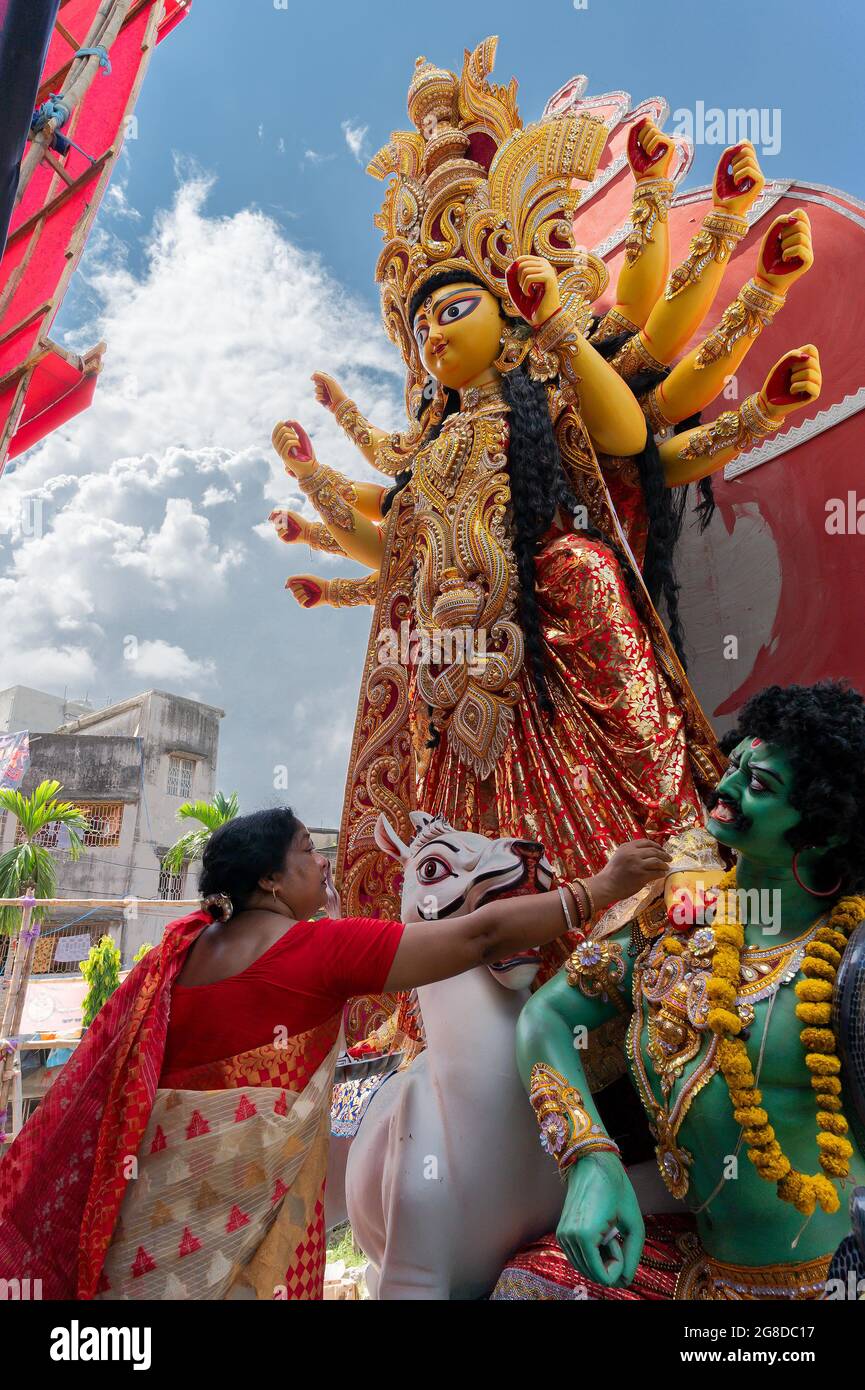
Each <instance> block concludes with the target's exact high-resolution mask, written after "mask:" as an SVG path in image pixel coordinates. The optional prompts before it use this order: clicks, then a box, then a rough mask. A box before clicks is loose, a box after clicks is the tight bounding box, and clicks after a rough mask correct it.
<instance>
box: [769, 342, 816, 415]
mask: <svg viewBox="0 0 865 1390" xmlns="http://www.w3.org/2000/svg"><path fill="white" fill-rule="evenodd" d="M822 385H823V374H822V372H821V370H820V354H819V352H818V351H817V349H816V348H815V346H814V344H813V343H806V344H805V346H804V347H800V348H794V349H793V351H792V352H785V353H784V356H783V357H781V358H779V360H778V361H777V362H776V363H775V365H774V367H772V369H771V371H770V372H769V375H768V376H767V377H766V380H765V381H764V382H763V385H762V386H761V388H760V405H761V407H762V408H763V410H765V412H766V414H767V415H769V416H770V417H771V418H772V419H773V420H785V419H786V418H787V416H788V415H792V413H793V411H794V410H801V409H802V407H803V406H806V405H810V404H811V402H812V401H816V399H817V397H818V396H819V395H820V389H821V387H822Z"/></svg>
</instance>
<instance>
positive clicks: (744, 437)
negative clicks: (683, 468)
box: [679, 393, 784, 459]
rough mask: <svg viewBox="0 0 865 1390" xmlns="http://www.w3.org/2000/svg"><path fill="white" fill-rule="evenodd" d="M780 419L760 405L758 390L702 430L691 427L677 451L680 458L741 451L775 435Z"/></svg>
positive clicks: (781, 421)
mask: <svg viewBox="0 0 865 1390" xmlns="http://www.w3.org/2000/svg"><path fill="white" fill-rule="evenodd" d="M783 423H784V422H783V420H773V419H772V417H771V416H770V415H767V414H766V412H765V411H764V410H763V407H762V406H761V404H760V398H759V393H757V394H755V395H753V396H748V398H747V400H744V401H743V402H742V404H741V405H740V406H739V409H738V410H725V411H724V412H723V414H722V415H719V416H718V418H717V419H716V420H712V421H711V423H710V424H708V425H706V426H705V427H704V428H703V429H698V430H695V431H694V433H693V434H692V436H691V438H690V439H689V440H688V443H687V444H686V445H685V447H684V448H683V449H682V450H681V452H680V454H679V458H680V459H704V458H714V456H715V455H716V454H720V453H721V452H722V450H724V449H735V450H736V452H737V453H741V451H742V450H743V449H747V448H749V447H750V446H751V445H752V444H753V443H755V441H756V440H758V439H763V438H764V437H765V436H766V435H768V434H775V433H776V432H777V431H778V430H779V429H780V428H781V426H782V425H783Z"/></svg>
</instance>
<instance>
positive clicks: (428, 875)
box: [417, 855, 451, 883]
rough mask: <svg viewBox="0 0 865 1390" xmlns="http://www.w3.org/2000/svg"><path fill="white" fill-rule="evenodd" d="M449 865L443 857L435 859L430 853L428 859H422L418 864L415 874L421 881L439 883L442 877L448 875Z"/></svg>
mask: <svg viewBox="0 0 865 1390" xmlns="http://www.w3.org/2000/svg"><path fill="white" fill-rule="evenodd" d="M450 872H451V871H450V866H449V865H448V864H446V863H445V861H444V860H443V859H437V858H436V856H435V855H431V856H430V858H429V859H424V861H423V863H421V864H420V865H419V866H418V871H417V876H418V878H419V879H420V881H421V883H441V881H442V879H443V878H447V877H448V876H449V875H450Z"/></svg>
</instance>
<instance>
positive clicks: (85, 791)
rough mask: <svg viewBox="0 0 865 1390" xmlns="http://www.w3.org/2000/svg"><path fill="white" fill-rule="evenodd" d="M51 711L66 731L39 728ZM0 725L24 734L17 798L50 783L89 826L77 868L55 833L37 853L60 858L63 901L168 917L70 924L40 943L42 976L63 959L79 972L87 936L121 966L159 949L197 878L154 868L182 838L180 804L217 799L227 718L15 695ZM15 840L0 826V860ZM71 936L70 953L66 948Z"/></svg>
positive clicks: (111, 914) (159, 704) (3, 822)
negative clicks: (161, 903)
mask: <svg viewBox="0 0 865 1390" xmlns="http://www.w3.org/2000/svg"><path fill="white" fill-rule="evenodd" d="M52 702H53V704H52ZM58 710H59V713H60V718H61V721H62V722H60V723H59V724H54V725H53V727H46V725H49V726H50V725H51V718H52V714H53V713H56V712H58ZM70 714H72V715H74V716H75V717H73V718H71V719H70V717H69V716H70ZM0 716H2V717H3V718H5V719H7V720H9V721H10V722H9V724H8V726H7V728H6V729H5V730H4V731H5V732H17V731H18V730H20V729H29V731H30V766H29V768H28V771H27V774H26V776H25V778H24V781H23V783H22V785H21V790H22V791H23V792H24V793H25V794H26V793H29V792H32V791H33V789H34V788H35V787H36V786H38V784H39V783H40V782H42V781H44V780H45V779H47V778H55V779H56V780H57V781H59V782H60V783H61V786H62V792H61V796H62V797H63V798H64V799H65V800H69V801H74V802H76V803H77V804H78V805H79V806H81V807H82V809H83V810H84V812H85V814H86V816H87V820H88V830H87V833H86V835H85V837H84V839H85V846H86V849H85V853H84V855H83V856H82V858H81V859H79V860H78V861H77V862H75V863H73V862H72V861H70V860H69V858H68V856H67V855H65V854H64V853H63V846H62V841H61V840H60V838H59V837H58V834H57V831H56V829H54V828H52V829H50V830H49V832H48V834H47V836H46V839H45V844H46V845H47V846H48V847H49V848H56V849H57V851H58V856H59V859H60V863H59V866H58V867H59V874H58V878H59V895H60V896H61V897H70V898H76V897H78V898H82V897H86V898H100V897H104V898H115V897H116V898H125V897H131V898H140V899H145V898H159V899H164V900H165V910H164V911H160V910H158V909H157V910H156V911H154V910H152V909H150V910H144V909H141V910H139V909H137V908H136V907H135V906H133V907H132V908H129V909H127V910H126V912H125V913H122V912H120V911H118V910H117V909H110V908H105V909H96V910H95V911H94V912H92V913H91V914H88V916H87V917H86V918H85V919H84V920H83V921H80V923H76V924H75V925H76V926H77V927H78V931H77V932H76V931H75V928H74V927H73V926H72V925H70V927H69V928H68V929H67V930H65V931H64V932H62V933H61V934H59V935H54V937H53V939H51V938H52V934H51V933H47V932H46V934H45V942H44V943H42V948H41V950H40V965H41V971H40V973H42V972H43V971H46V970H48V971H51V972H52V973H54V972H56V971H57V970H58V969H59V968H61V964H62V962H63V961H65V960H66V959H67V958H69V964H68V965H67V967H66V968H67V969H69V968H77V967H76V965H75V964H74V963H73V961H72V959H71V957H73V956H74V957H75V962H77V960H78V959H80V958H81V955H82V954H86V950H85V951H83V952H82V951H81V950H80V947H81V946H82V945H84V946H86V944H87V943H86V942H84V941H83V940H82V938H83V936H84V934H87V935H89V937H90V939H91V940H97V939H98V937H99V936H101V935H104V934H105V932H106V931H107V932H110V934H111V935H112V936H113V937H114V939H115V940H116V941H117V943H118V945H119V946H120V948H121V951H122V956H123V964H124V966H128V965H129V964H130V963H131V960H132V957H133V956H134V954H135V952H136V951H137V949H138V947H139V946H140V945H141V944H142V943H143V942H144V941H150V942H154V943H155V942H157V941H159V940H160V938H161V936H162V933H163V931H164V928H165V926H166V924H167V923H168V922H170V921H171V919H172V918H173V917H176V916H177V915H178V912H177V909H176V907H173V906H172V904H173V903H176V902H177V900H178V899H181V898H187V897H189V898H193V897H195V896H196V891H197V866H192V867H191V869H185V870H184V872H183V873H182V874H179V875H173V874H168V873H166V872H165V871H164V870H163V869H162V867H161V861H162V858H163V856H164V854H165V851H166V850H167V849H168V847H169V846H170V845H171V844H173V843H174V841H175V840H176V839H177V838H178V836H179V835H180V834H182V833H183V830H184V828H185V827H184V826H183V825H182V824H181V823H179V822H178V820H177V808H178V807H179V806H180V805H181V804H182V803H183V802H184V801H198V800H203V801H209V800H210V799H211V798H212V796H213V794H214V792H215V790H216V755H217V747H218V742H219V721H220V720H221V719H222V717H223V711H222V710H220V709H216V708H215V707H214V706H212V705H204V704H200V703H199V702H198V701H195V700H185V699H181V698H180V697H179V696H176V695H170V694H168V693H167V692H165V691H161V690H150V691H147V692H146V693H144V694H142V695H136V696H133V697H132V698H131V699H129V700H123V701H121V702H120V703H118V704H113V705H109V706H107V707H106V708H105V709H101V710H97V711H93V710H87V709H86V708H85V709H81V707H80V706H79V707H71V706H70V705H69V703H68V702H64V701H62V700H56V699H55V697H53V696H50V695H46V694H44V693H43V692H41V691H31V690H28V689H27V688H26V687H20V686H18V687H13V688H12V689H11V690H6V691H2V692H0ZM0 728H2V725H0ZM187 828H191V827H187ZM15 830H16V822H15V820H14V818H13V817H10V816H2V817H0V852H2V851H3V850H6V849H9V848H10V847H11V846H12V844H13V843H14V839H15ZM81 916H82V912H81V909H79V908H76V909H70V911H69V912H68V913H64V912H62V911H61V910H58V912H57V915H56V916H55V917H54V918H53V919H52V925H54V924H60V923H65V922H69V923H72V922H73V921H74V919H76V918H77V919H80V918H81ZM67 936H69V937H70V938H72V937H77V941H76V943H75V944H74V945H73V942H72V940H70V941H69V944H68V945H67V947H66V948H64V946H63V944H62V942H63V939H64V937H67ZM76 951H77V952H78V954H77V955H76Z"/></svg>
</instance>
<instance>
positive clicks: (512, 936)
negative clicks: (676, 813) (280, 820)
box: [385, 840, 670, 990]
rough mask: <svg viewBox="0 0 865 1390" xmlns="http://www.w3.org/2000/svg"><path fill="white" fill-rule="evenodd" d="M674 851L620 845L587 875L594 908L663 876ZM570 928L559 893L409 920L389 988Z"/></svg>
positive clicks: (487, 961)
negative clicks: (597, 870)
mask: <svg viewBox="0 0 865 1390" xmlns="http://www.w3.org/2000/svg"><path fill="white" fill-rule="evenodd" d="M669 865H670V856H669V854H668V853H667V851H666V850H665V849H663V848H662V847H661V846H660V845H656V844H655V843H654V842H653V841H652V840H632V841H631V842H630V843H629V844H626V845H620V846H619V848H618V849H617V850H616V851H615V853H614V854H613V855H612V857H611V858H610V860H609V862H608V863H607V864H606V865H605V867H604V868H603V869H602V870H601V872H600V873H598V874H595V875H593V876H592V877H591V878H587V879H586V880H585V882H586V883H587V884H588V887H589V890H590V892H591V895H592V900H593V902H594V906H595V910H596V911H601V909H603V908H605V907H609V906H610V904H611V903H614V902H619V901H620V900H621V899H623V898H628V897H630V896H631V894H632V893H636V892H638V890H639V889H640V888H642V887H643V886H644V885H645V884H647V883H651V882H652V880H653V879H656V878H663V877H664V875H665V874H666V873H667V871H668V869H669ZM564 891H565V893H566V895H567V897H568V906H569V908H570V910H571V915H572V919H573V921H574V922H577V921H579V912H578V909H577V904H576V900H575V897H574V893H573V891H572V890H571V889H569V888H565V890H564ZM565 930H566V922H565V919H564V914H563V912H562V904H561V900H560V898H559V894H558V893H557V892H552V893H539V894H537V895H536V896H532V897H526V898H506V899H504V900H503V901H502V902H491V903H485V904H484V905H483V906H482V907H479V908H477V909H476V910H475V911H474V912H469V913H467V914H466V915H465V916H464V917H448V918H445V919H442V920H439V919H436V920H434V921H430V922H409V923H407V924H406V930H405V931H404V932H403V935H402V940H401V941H400V944H399V947H398V949H397V953H396V955H395V957H394V961H393V965H392V966H391V969H390V974H389V975H388V977H387V981H386V983H385V989H386V990H394V989H413V988H415V987H416V986H417V985H425V984H430V983H432V981H434V980H446V979H448V978H449V977H450V976H451V975H461V974H462V972H463V971H464V970H472V969H473V968H474V967H475V966H477V965H491V964H492V963H493V962H494V961H497V960H502V959H503V958H504V957H505V956H509V955H513V954H514V953H515V952H517V951H521V950H525V949H526V947H528V946H542V945H543V944H544V943H545V942H547V941H554V940H555V939H556V937H557V936H561V935H562V934H563V932H564V931H565Z"/></svg>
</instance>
